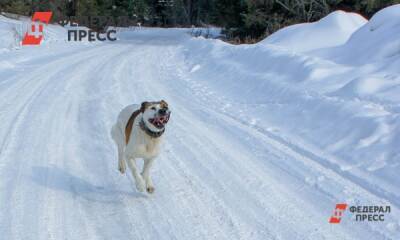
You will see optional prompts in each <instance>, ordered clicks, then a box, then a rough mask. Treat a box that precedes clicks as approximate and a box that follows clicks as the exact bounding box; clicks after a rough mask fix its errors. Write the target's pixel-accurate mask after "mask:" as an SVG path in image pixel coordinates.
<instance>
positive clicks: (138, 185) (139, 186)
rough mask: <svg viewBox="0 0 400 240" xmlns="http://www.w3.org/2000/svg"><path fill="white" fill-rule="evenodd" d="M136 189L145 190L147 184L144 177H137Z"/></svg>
mask: <svg viewBox="0 0 400 240" xmlns="http://www.w3.org/2000/svg"><path fill="white" fill-rule="evenodd" d="M136 189H137V190H138V191H139V192H144V189H145V184H144V181H143V179H140V178H138V179H136Z"/></svg>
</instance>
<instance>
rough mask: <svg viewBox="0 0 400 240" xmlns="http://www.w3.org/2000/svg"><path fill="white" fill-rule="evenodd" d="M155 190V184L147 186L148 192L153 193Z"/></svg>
mask: <svg viewBox="0 0 400 240" xmlns="http://www.w3.org/2000/svg"><path fill="white" fill-rule="evenodd" d="M154 190H155V188H154V187H153V186H147V188H146V191H147V192H148V193H153V192H154Z"/></svg>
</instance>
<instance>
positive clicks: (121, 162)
mask: <svg viewBox="0 0 400 240" xmlns="http://www.w3.org/2000/svg"><path fill="white" fill-rule="evenodd" d="M111 136H112V138H113V139H114V142H115V144H116V145H117V148H118V170H119V171H120V172H121V173H122V174H124V173H125V171H126V164H125V159H124V151H125V139H124V134H123V132H122V130H121V128H120V127H119V126H118V124H115V125H114V126H113V127H112V129H111Z"/></svg>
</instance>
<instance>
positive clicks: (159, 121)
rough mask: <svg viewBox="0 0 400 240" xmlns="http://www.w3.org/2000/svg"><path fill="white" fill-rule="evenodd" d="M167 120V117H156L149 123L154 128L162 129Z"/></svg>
mask: <svg viewBox="0 0 400 240" xmlns="http://www.w3.org/2000/svg"><path fill="white" fill-rule="evenodd" d="M168 120H169V115H165V116H158V117H155V118H153V119H152V121H151V123H152V124H153V125H154V126H156V127H163V126H164V125H165V124H166V123H167V122H168Z"/></svg>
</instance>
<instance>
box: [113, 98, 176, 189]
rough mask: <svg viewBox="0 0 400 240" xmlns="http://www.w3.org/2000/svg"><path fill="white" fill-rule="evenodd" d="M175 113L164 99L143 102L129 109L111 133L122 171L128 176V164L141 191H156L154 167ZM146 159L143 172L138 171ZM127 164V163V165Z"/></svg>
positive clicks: (120, 117)
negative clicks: (166, 129)
mask: <svg viewBox="0 0 400 240" xmlns="http://www.w3.org/2000/svg"><path fill="white" fill-rule="evenodd" d="M170 114H171V111H170V110H169V108H168V103H167V102H166V101H164V100H161V101H159V102H143V103H142V104H141V105H138V104H132V105H129V106H127V107H125V108H124V109H123V110H122V111H121V112H120V114H119V115H118V119H117V122H116V123H115V124H114V126H113V127H112V130H111V136H112V138H113V139H114V141H115V143H116V145H117V148H118V169H119V171H120V172H121V173H122V174H124V173H125V170H126V163H128V166H129V168H130V169H131V171H132V175H133V177H134V178H135V183H136V189H137V190H138V191H140V192H144V190H145V189H146V191H147V192H148V193H153V192H154V185H153V182H152V180H151V177H150V168H151V165H152V163H153V161H154V159H155V158H156V157H157V156H158V155H159V153H160V147H161V143H162V136H163V134H164V132H165V126H166V124H167V123H168V121H169V117H170ZM138 158H142V159H143V160H144V165H143V171H142V173H139V172H138V168H137V165H136V160H137V159H138ZM125 161H126V163H125Z"/></svg>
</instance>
